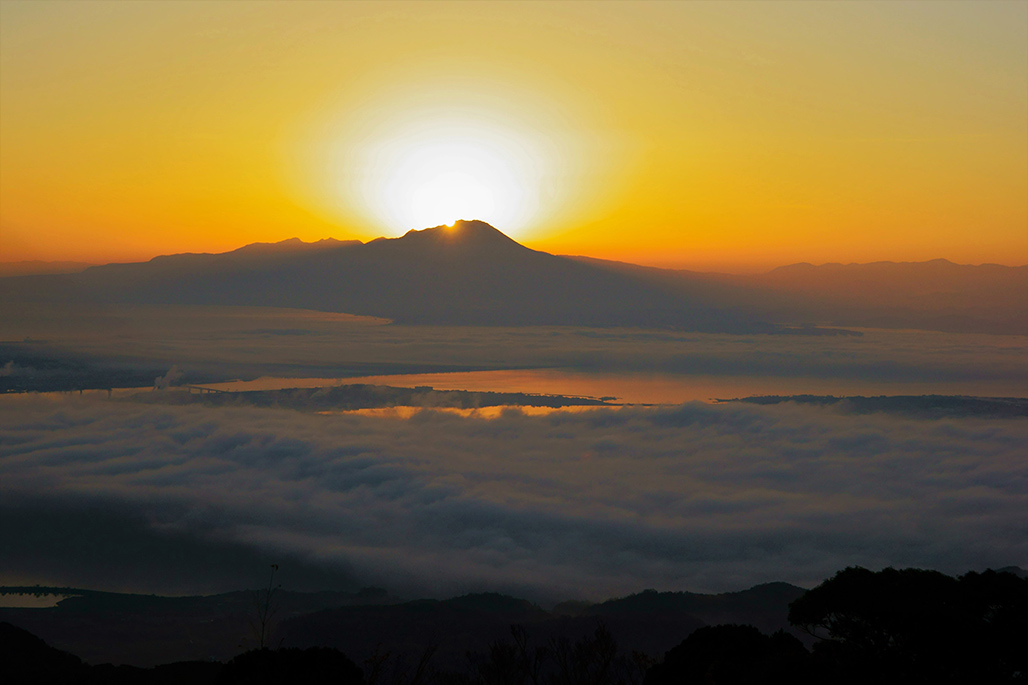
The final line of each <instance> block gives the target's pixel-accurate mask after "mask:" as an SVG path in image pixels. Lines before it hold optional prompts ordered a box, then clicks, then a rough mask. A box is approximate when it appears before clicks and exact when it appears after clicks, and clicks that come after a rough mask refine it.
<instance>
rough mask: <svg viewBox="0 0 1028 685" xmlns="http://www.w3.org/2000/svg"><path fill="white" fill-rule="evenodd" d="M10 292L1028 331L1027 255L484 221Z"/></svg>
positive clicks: (467, 315)
mask: <svg viewBox="0 0 1028 685" xmlns="http://www.w3.org/2000/svg"><path fill="white" fill-rule="evenodd" d="M0 297H4V298H12V299H22V300H26V301H49V302H67V303H79V302H82V303H94V304H107V303H115V304H117V303H120V304H158V305H162V304H186V305H225V306H267V307H289V308H299V309H311V310H317V311H329V312H343V313H348V314H356V315H365V316H375V317H380V318H385V319H390V320H392V321H394V322H397V323H401V324H431V325H490V326H525V325H571V326H591V327H626V326H627V327H644V328H670V329H676V330H694V331H701V332H719V333H776V332H802V333H810V332H816V330H818V329H817V327H823V326H829V327H854V326H856V327H869V328H874V327H883V328H922V329H928V330H943V331H952V332H986V333H1007V334H1028V315H1026V314H1025V313H1024V311H1023V309H1024V308H1023V303H1025V302H1028V266H1026V267H1005V266H1002V265H980V266H972V265H958V264H954V263H952V262H949V261H948V260H941V259H940V260H932V261H930V262H912V263H895V262H875V263H871V264H868V265H857V264H850V265H842V264H832V263H830V264H826V265H820V266H815V265H811V264H808V263H799V264H795V265H787V266H784V267H779V268H777V269H774V270H772V271H769V272H766V273H764V274H749V275H738V274H719V273H707V272H697V271H688V270H669V269H660V268H657V267H648V266H641V265H636V264H629V263H626V262H615V261H609V260H600V259H595V258H589V257H573V256H562V255H553V254H549V253H546V252H542V251H538V250H533V249H531V248H528V247H526V246H524V245H521V244H520V243H518V242H516V241H515V240H513V239H511V238H510V237H509V236H507V235H505V234H504V233H502V232H501V231H499V230H498V229H496V228H494V227H493V226H490V225H489V224H487V223H485V222H482V221H476V220H470V221H464V220H462V221H457V222H455V223H454V224H453V225H451V226H446V225H443V226H434V227H430V228H426V229H420V230H417V229H415V230H410V231H408V232H406V233H405V234H404V235H402V236H399V237H396V238H378V239H375V240H371V241H368V242H366V243H362V242H360V241H356V240H355V241H341V240H335V239H332V238H327V239H323V240H320V241H316V242H312V243H305V242H303V241H301V240H299V239H297V238H291V239H289V240H285V241H280V242H278V243H251V244H249V245H246V246H243V247H241V248H238V249H236V250H232V251H230V252H224V253H215V254H210V253H199V254H196V253H182V254H177V255H161V256H158V257H155V258H153V259H151V260H150V261H148V262H133V263H123V264H107V265H102V266H95V267H91V268H88V269H86V270H85V271H83V272H81V273H77V274H63V275H50V276H46V275H37V276H22V277H8V278H3V279H0Z"/></svg>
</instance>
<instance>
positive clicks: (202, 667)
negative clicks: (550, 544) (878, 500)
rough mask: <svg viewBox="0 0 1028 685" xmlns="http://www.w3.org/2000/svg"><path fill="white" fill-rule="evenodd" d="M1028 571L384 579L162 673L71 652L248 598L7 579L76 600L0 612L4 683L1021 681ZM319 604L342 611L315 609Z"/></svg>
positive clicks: (291, 602)
mask: <svg viewBox="0 0 1028 685" xmlns="http://www.w3.org/2000/svg"><path fill="white" fill-rule="evenodd" d="M1025 575H1028V574H1025V572H1024V571H1022V570H1021V569H1016V568H1012V569H1006V570H1005V571H1000V572H997V571H986V572H984V573H968V574H966V575H964V576H961V577H959V578H953V577H950V576H946V575H943V574H941V573H938V572H935V571H924V570H919V569H905V570H895V569H891V568H889V569H885V570H883V571H879V572H872V571H868V570H866V569H862V568H848V569H846V570H844V571H840V572H839V573H837V574H836V575H835V576H834V577H832V578H831V579H829V580H826V581H825V582H823V583H822V584H821V585H819V586H818V587H816V588H814V589H813V590H810V591H804V590H802V589H801V588H797V587H795V586H791V585H788V584H785V583H771V584H768V585H760V586H756V587H754V588H751V589H750V590H746V591H743V592H737V593H727V594H722V595H698V594H694V593H686V592H656V591H652V590H649V591H646V592H643V593H640V594H637V595H632V596H629V597H625V598H621V599H615V600H610V601H607V602H603V603H601V604H592V605H590V604H588V603H565V604H563V605H558V606H557V607H554V609H552V610H550V611H545V610H543V609H541V608H540V607H538V606H535V605H533V604H531V603H530V602H527V601H525V600H520V599H516V598H513V597H508V596H505V595H497V594H488V593H487V594H478V595H466V596H463V597H457V598H454V599H450V600H445V601H436V600H418V601H414V602H398V601H397V600H395V599H392V598H390V597H389V596H388V595H387V594H386V593H385V592H384V591H382V590H375V589H367V590H365V591H362V592H361V593H358V594H356V595H346V594H345V593H320V594H319V595H317V596H316V597H317V599H314V597H315V595H301V594H298V593H283V594H282V595H281V596H280V598H276V601H281V606H276V607H275V609H280V610H281V613H282V615H283V616H284V618H283V619H282V620H281V622H280V623H278V624H277V625H276V626H275V627H274V628H273V630H272V633H271V638H272V639H271V640H270V642H271V644H272V645H273V646H274V648H257V649H252V648H251V649H249V650H246V648H245V647H243V646H237V647H236V648H235V649H234V650H233V652H232V654H235V656H231V655H229V656H227V657H221V658H219V657H217V656H207V657H204V658H196V657H193V658H186V659H179V660H177V661H175V662H173V663H165V664H162V665H158V666H154V667H150V668H141V667H139V666H127V665H120V666H116V665H112V663H101V662H102V661H104V660H103V659H97V658H95V657H94V658H91V659H87V662H83V661H82V660H80V658H79V657H78V656H73V654H75V653H80V654H81V653H83V650H85V649H90V648H91V649H93V650H96V649H102V648H103V645H104V643H119V644H118V646H119V647H121V648H122V649H124V648H125V646H126V644H127V643H132V642H134V641H135V642H145V641H147V640H149V641H150V642H151V643H152V644H151V647H153V645H154V644H157V643H159V644H160V645H161V646H162V648H163V649H165V650H167V648H168V644H169V643H170V642H172V641H173V640H172V639H170V636H171V635H172V634H174V633H178V634H179V636H178V641H179V643H180V644H182V645H185V644H189V645H190V646H191V647H193V648H199V649H203V648H204V647H209V646H211V645H210V644H197V643H200V642H203V641H204V639H205V638H204V637H203V635H204V633H203V626H204V625H205V624H206V623H208V622H210V620H211V619H210V617H209V616H210V614H209V613H208V614H204V611H207V612H210V611H211V610H212V608H213V607H220V609H219V611H221V612H222V614H223V615H222V616H221V619H222V622H221V623H219V624H218V626H217V628H218V630H213V631H210V633H209V635H215V634H224V633H225V632H226V631H227V632H231V631H233V630H238V629H240V628H241V627H242V624H241V623H239V622H238V621H237V622H236V623H235V624H230V623H225V622H224V619H225V618H226V615H225V609H226V608H227V607H228V606H232V605H233V602H236V601H237V600H239V599H240V598H241V597H244V596H246V595H247V594H248V593H233V594H231V595H218V596H214V597H206V598H198V597H185V598H155V597H145V596H139V595H117V594H114V593H97V592H90V591H83V590H72V589H69V588H40V587H35V588H2V589H0V592H12V591H17V592H25V591H31V592H37V593H46V592H60V593H62V594H69V593H78V596H75V597H71V598H68V599H65V600H63V601H62V602H61V603H60V604H58V606H57V607H56V608H54V609H22V610H14V609H3V610H0V679H3V682H5V683H125V684H133V683H147V684H156V683H162V684H163V683H178V682H190V683H198V684H203V683H212V684H213V683H281V682H303V683H336V684H339V683H343V684H347V683H353V684H354V685H356V684H357V683H368V684H369V685H370V684H372V683H374V684H379V683H390V684H395V685H414V683H426V684H428V683H439V684H456V683H461V684H464V685H471V684H481V685H491V684H493V683H496V684H501V683H502V684H505V685H506V684H517V685H527V684H528V683H532V684H533V685H537V684H544V685H558V684H559V685H578V684H582V685H585V684H586V683H589V684H591V685H629V684H632V685H664V684H671V683H674V684H676V685H677V684H679V683H686V684H689V683H696V684H697V685H699V684H701V683H702V684H710V685H727V684H740V685H741V684H743V683H746V684H755V685H761V684H771V683H799V684H801V685H805V684H808V683H809V684H810V685H813V684H814V683H839V684H841V685H849V684H851V683H852V684H853V685H856V684H857V683H860V684H861V685H863V684H865V683H871V682H873V683H885V684H892V683H896V684H897V685H898V684H899V683H904V684H908V683H915V684H918V683H925V684H927V683H981V684H983V685H990V684H992V683H1023V682H1026V680H1028V650H1024V648H1023V647H1024V644H1026V643H1028V578H1025V577H1024V576H1025ZM251 596H252V595H251ZM257 597H258V598H260V595H257ZM266 597H267V596H266ZM319 602H328V603H338V602H343V603H344V604H347V605H346V606H338V605H337V606H335V607H334V608H326V609H323V610H316V609H315V610H313V611H312V610H311V609H312V607H314V606H316V605H318V603H319ZM256 606H257V608H259V607H260V606H261V605H260V602H258V604H257V605H256ZM204 607H206V609H204ZM301 607H303V609H301ZM304 609H305V610H306V611H305V610H304ZM229 613H231V612H229ZM205 615H207V616H208V618H207V619H204V618H202V617H203V616H205ZM158 625H160V626H162V627H163V628H164V630H165V634H164V635H162V636H161V637H157V636H155V635H154V634H153V632H152V631H153V628H154V627H155V626H158ZM69 626H73V627H74V628H75V630H74V631H73V632H71V633H67V632H66V634H65V635H64V636H63V637H61V636H60V634H59V633H60V632H61V629H62V627H63V628H64V629H65V630H66V629H67V628H68V627H69ZM37 635H43V636H44V637H45V639H46V641H45V642H44V640H43V639H40V638H39V637H36V636H37ZM206 639H209V637H208V638H206ZM55 645H56V646H55ZM251 647H253V645H252V644H251ZM63 650H68V651H63ZM158 651H159V649H158ZM156 653H157V652H154V651H152V650H151V652H150V654H151V655H154V654H156ZM111 661H115V662H120V663H124V662H125V660H124V659H116V660H114V659H112V660H111ZM88 662H92V663H93V664H97V665H90V664H89V663H88Z"/></svg>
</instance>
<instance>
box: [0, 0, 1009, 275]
mask: <svg viewBox="0 0 1028 685" xmlns="http://www.w3.org/2000/svg"><path fill="white" fill-rule="evenodd" d="M0 141H2V143H0V261H16V260H30V259H42V260H79V261H89V262H109V261H130V260H142V259H149V258H150V257H152V256H155V255H158V254H167V253H173V252H185V251H193V252H215V251H224V250H229V249H234V248H236V247H239V246H241V245H244V244H247V243H251V242H255V241H277V240H283V239H286V238H290V237H293V236H297V237H300V238H301V239H304V240H315V239H320V238H324V237H335V238H339V239H349V238H358V239H361V240H367V239H371V238H375V237H378V236H382V235H386V236H395V235H400V234H402V233H403V232H405V231H406V230H409V229H420V228H425V227H428V226H431V225H437V224H440V223H450V222H452V221H453V220H455V219H460V218H465V219H472V218H479V219H483V220H486V221H489V222H491V223H493V224H494V225H495V226H496V227H497V228H499V229H500V230H503V231H504V232H506V233H508V234H509V235H511V236H512V237H514V238H515V239H517V240H519V241H520V242H522V243H524V244H526V245H528V246H530V247H533V248H537V249H542V250H546V251H549V252H556V253H562V254H584V255H590V256H595V257H602V258H608V259H619V260H624V261H632V262H638V263H645V264H654V265H659V266H674V267H683V268H695V269H708V270H727V271H749V270H759V269H764V268H770V267H773V266H777V265H781V264H786V263H793V262H799V261H809V262H814V263H822V262H829V261H840V262H867V261H875V260H897V261H903V260H909V261H916V260H927V259H934V258H940V257H942V258H947V259H950V260H952V261H956V262H961V263H982V262H996V263H1002V264H1012V265H1013V264H1025V263H1028V3H1025V2H973V3H972V2H928V1H921V2H832V3H810V2H799V3H789V2H733V3H703V2H689V3H674V2H660V3H617V2H610V3H577V2H576V3H514V2H511V3H463V2H462V3H420V2H419V3H379V2H376V3H358V2H347V3H328V2H306V3H278V2H261V3H238V2H134V3H125V2H113V3H104V2H71V3H64V2H58V1H51V2H44V3H37V2H21V1H14V0H3V1H2V2H0Z"/></svg>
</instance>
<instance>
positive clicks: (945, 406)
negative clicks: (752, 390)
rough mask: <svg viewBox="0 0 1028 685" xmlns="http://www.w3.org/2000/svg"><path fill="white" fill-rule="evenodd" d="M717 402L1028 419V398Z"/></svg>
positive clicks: (905, 397)
mask: <svg viewBox="0 0 1028 685" xmlns="http://www.w3.org/2000/svg"><path fill="white" fill-rule="evenodd" d="M717 401H718V402H745V403H747V404H764V405H767V404H781V403H783V402H795V403H796V404H807V405H820V406H826V407H835V408H837V409H840V410H842V411H845V412H848V413H853V414H871V413H876V412H888V413H894V414H906V415H911V416H918V417H924V418H947V417H979V418H995V419H1013V418H1026V417H1028V398H1023V397H964V396H960V395H882V396H880V397H860V396H851V397H833V396H831V395H763V396H756V397H743V398H739V399H730V400H717Z"/></svg>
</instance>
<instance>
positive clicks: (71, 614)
mask: <svg viewBox="0 0 1028 685" xmlns="http://www.w3.org/2000/svg"><path fill="white" fill-rule="evenodd" d="M16 590H17V591H20V592H32V593H44V592H51V593H53V594H57V595H63V596H66V597H67V598H66V599H64V600H62V601H61V602H60V603H58V605H57V606H55V607H53V608H49V609H14V608H0V621H7V622H9V623H11V624H13V625H16V626H19V627H21V628H24V629H26V630H28V631H29V632H31V633H33V634H35V635H38V636H40V637H41V638H43V639H45V640H46V641H47V642H48V643H49V644H50V645H53V646H55V647H57V648H59V649H62V650H66V651H68V652H71V653H72V654H75V655H77V656H79V657H81V658H83V659H84V660H85V661H87V662H89V663H94V664H97V663H105V662H111V663H114V664H132V665H135V666H153V665H156V664H162V663H172V662H180V661H196V660H205V659H207V660H209V659H215V660H218V661H225V660H228V659H230V658H231V657H232V656H234V655H236V654H238V653H239V652H240V651H241V650H243V649H248V648H253V647H255V646H257V641H256V636H255V633H254V630H253V627H252V625H251V623H252V620H253V618H254V601H253V593H247V592H234V593H226V594H221V595H211V596H205V597H155V596H152V595H149V596H148V595H128V594H119V593H109V592H96V591H90V590H77V589H73V588H38V587H30V588H0V592H8V593H10V592H13V591H16ZM803 592H804V590H803V589H802V588H799V587H796V586H793V585H788V584H786V583H771V584H768V585H758V586H756V587H754V588H751V589H749V590H745V591H742V592H734V593H725V594H719V595H703V594H696V593H689V592H660V593H658V592H654V591H652V590H650V591H646V592H643V593H641V594H638V595H630V596H628V597H624V598H620V599H615V600H610V601H608V602H603V603H600V604H587V603H585V604H583V603H571V604H562V605H558V606H557V607H555V608H553V609H552V610H544V609H542V608H540V607H539V606H537V605H535V604H532V603H531V602H528V601H526V600H523V599H518V598H514V597H509V596H506V595H499V594H493V593H485V594H473V595H465V596H462V597H456V598H453V599H448V600H428V599H422V600H414V601H406V602H404V601H400V600H398V599H396V598H394V597H390V596H389V595H388V594H386V592H385V591H384V590H380V589H374V588H368V589H365V590H362V591H360V592H358V593H345V592H321V593H301V592H279V593H277V594H276V595H275V601H274V604H275V609H276V614H275V617H274V621H273V630H272V633H271V636H270V639H269V640H268V644H271V645H274V646H283V647H291V648H307V647H314V646H328V647H333V648H336V649H340V650H342V651H344V652H345V653H346V654H348V655H349V656H350V657H352V658H353V659H354V660H356V661H358V662H363V661H365V660H367V659H369V658H371V657H373V656H374V655H375V654H376V653H379V654H382V653H385V652H389V653H390V654H391V655H392V658H393V659H394V660H395V661H397V662H401V661H402V662H405V663H416V662H417V661H418V660H419V659H420V658H421V657H422V656H423V653H424V650H425V649H426V647H428V646H432V647H433V648H434V652H433V663H434V664H435V665H436V666H437V667H439V668H443V667H445V668H454V669H456V668H461V667H463V666H465V665H466V663H467V652H468V651H472V652H485V651H487V650H488V648H489V645H490V644H491V643H493V642H495V641H496V640H502V639H506V638H508V637H509V636H510V626H511V625H515V624H516V625H521V626H524V627H525V629H526V630H527V631H528V632H529V633H530V635H531V637H532V640H533V641H534V643H535V644H540V645H541V644H546V643H547V642H549V641H550V639H551V638H554V639H556V638H560V637H566V638H568V639H575V640H578V639H583V638H585V637H587V636H590V635H593V634H594V633H595V631H596V629H597V628H598V627H599V626H601V625H603V626H606V627H607V628H608V629H609V630H610V632H611V633H612V634H613V635H615V637H616V638H617V640H618V642H619V644H621V646H622V647H623V648H624V649H626V650H629V651H639V652H643V653H646V654H650V655H654V656H656V655H660V654H662V653H663V652H664V651H666V650H668V649H670V648H671V647H673V646H674V645H675V644H677V643H678V642H679V641H681V640H682V638H684V637H685V636H686V635H688V634H689V633H691V632H692V631H694V630H695V629H697V628H699V627H701V626H703V625H708V624H714V623H726V622H727V623H747V624H752V625H755V626H757V627H759V628H760V629H761V630H764V631H766V632H773V631H775V630H780V629H788V628H789V624H788V620H787V617H788V608H789V602H791V601H793V600H795V599H796V598H797V597H799V596H801V595H802V594H803Z"/></svg>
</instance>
